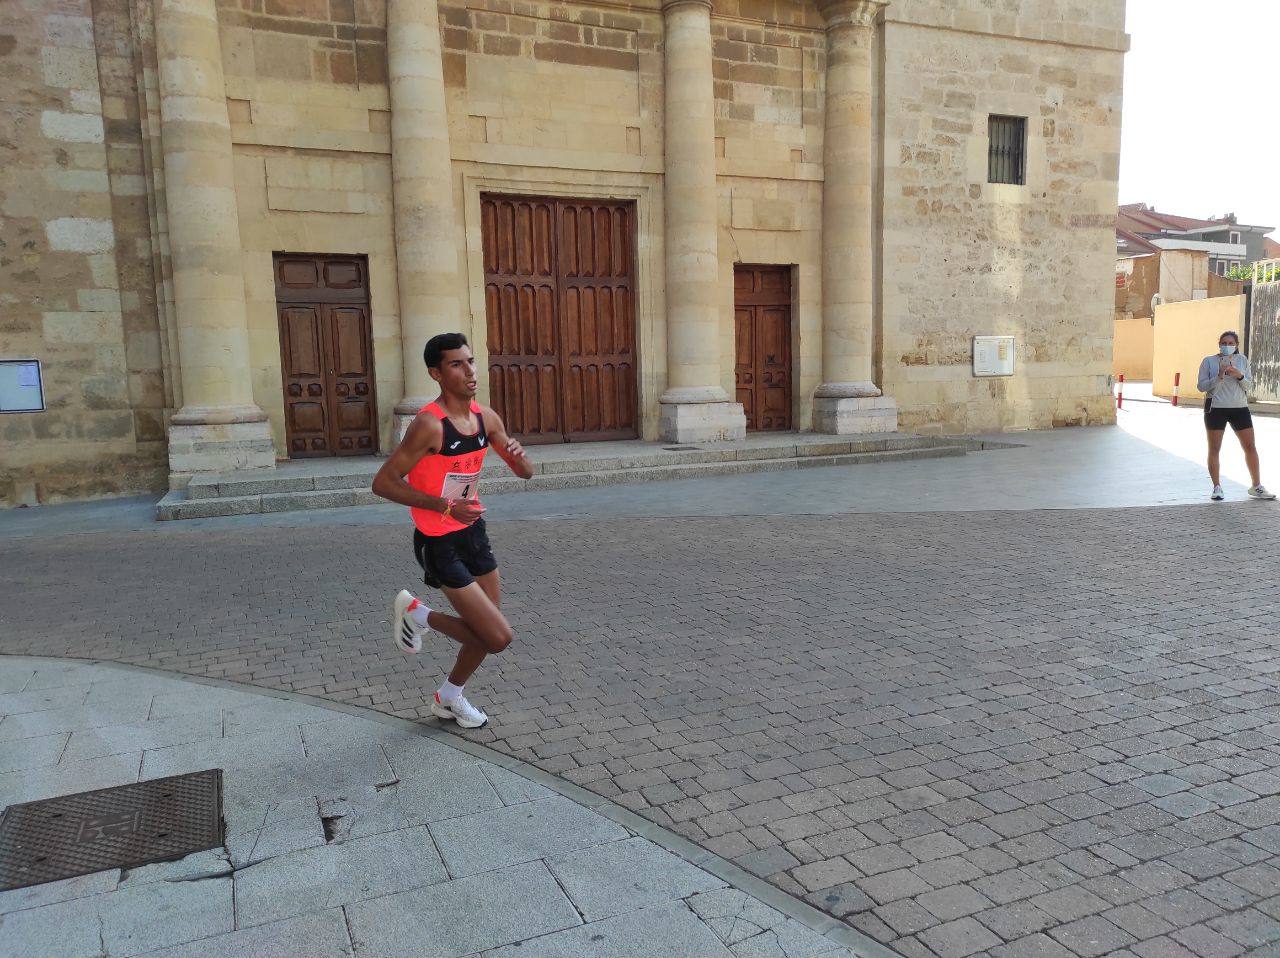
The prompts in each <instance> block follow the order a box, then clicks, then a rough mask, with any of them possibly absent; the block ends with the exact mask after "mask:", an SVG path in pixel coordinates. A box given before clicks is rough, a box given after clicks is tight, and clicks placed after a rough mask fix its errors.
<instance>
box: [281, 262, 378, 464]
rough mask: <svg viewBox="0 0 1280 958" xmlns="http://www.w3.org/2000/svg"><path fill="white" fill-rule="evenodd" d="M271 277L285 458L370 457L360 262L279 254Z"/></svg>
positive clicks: (372, 439) (373, 432) (372, 440)
mask: <svg viewBox="0 0 1280 958" xmlns="http://www.w3.org/2000/svg"><path fill="white" fill-rule="evenodd" d="M275 269H276V299H277V301H278V304H277V310H278V314H279V317H280V352H281V363H282V367H283V376H282V378H283V384H284V394H285V433H286V443H287V446H288V449H289V455H290V456H292V457H297V458H305V457H310V456H333V455H340V456H341V455H349V456H354V455H370V454H372V453H374V452H376V451H377V448H378V414H377V397H376V391H375V388H374V374H373V332H372V328H371V323H370V313H369V305H368V298H369V294H368V282H367V275H368V274H367V264H366V262H365V260H364V259H363V258H358V257H342V256H315V255H303V254H288V255H285V254H280V255H277V256H276V258H275Z"/></svg>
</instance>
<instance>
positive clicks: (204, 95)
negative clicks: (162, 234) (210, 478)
mask: <svg viewBox="0 0 1280 958" xmlns="http://www.w3.org/2000/svg"><path fill="white" fill-rule="evenodd" d="M155 17H156V57H157V60H158V62H159V74H160V77H159V87H160V122H161V138H162V144H163V150H164V175H165V195H166V205H167V207H168V213H169V245H170V250H171V255H172V263H173V300H174V314H175V319H176V325H177V330H178V363H179V367H180V369H181V376H182V399H183V405H182V408H181V409H179V410H178V411H177V412H176V413H175V414H174V416H173V418H172V419H171V420H170V426H169V470H170V484H171V485H173V486H174V487H181V486H183V485H185V483H186V481H187V480H188V479H189V478H190V477H191V475H192V474H194V473H197V472H220V471H224V470H229V469H251V468H263V467H274V466H275V447H274V445H273V443H272V440H271V430H270V428H269V427H268V425H267V416H266V413H264V412H263V411H262V410H261V409H259V408H258V406H257V405H256V404H255V403H254V401H253V388H252V384H251V381H250V376H249V370H250V362H249V332H248V325H247V322H246V316H245V305H244V275H243V271H242V268H241V257H242V250H241V246H240V221H239V218H238V216H237V213H236V190H235V174H234V170H233V167H232V157H231V124H230V122H229V121H228V119H227V99H226V97H227V93H226V87H225V85H224V83H223V78H222V50H221V46H220V42H219V38H218V12H217V7H216V6H215V3H214V0H156V5H155Z"/></svg>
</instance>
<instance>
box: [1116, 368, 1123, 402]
mask: <svg viewBox="0 0 1280 958" xmlns="http://www.w3.org/2000/svg"><path fill="white" fill-rule="evenodd" d="M1116 408H1117V409H1123V408H1124V373H1121V374H1120V389H1119V390H1118V391H1117V392H1116Z"/></svg>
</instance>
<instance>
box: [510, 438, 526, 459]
mask: <svg viewBox="0 0 1280 958" xmlns="http://www.w3.org/2000/svg"><path fill="white" fill-rule="evenodd" d="M507 453H508V454H510V455H512V456H515V457H516V458H517V459H523V458H525V454H524V446H522V445H520V443H518V442H516V441H515V440H514V439H508V440H507Z"/></svg>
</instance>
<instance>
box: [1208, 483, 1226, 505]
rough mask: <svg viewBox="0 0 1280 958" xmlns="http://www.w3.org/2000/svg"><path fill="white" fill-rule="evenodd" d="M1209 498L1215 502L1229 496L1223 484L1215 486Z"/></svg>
mask: <svg viewBox="0 0 1280 958" xmlns="http://www.w3.org/2000/svg"><path fill="white" fill-rule="evenodd" d="M1209 498H1210V499H1212V500H1213V501H1214V502H1221V501H1222V500H1223V499H1225V498H1227V494H1226V493H1225V492H1223V491H1222V486H1214V487H1213V492H1211V493H1209Z"/></svg>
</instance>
